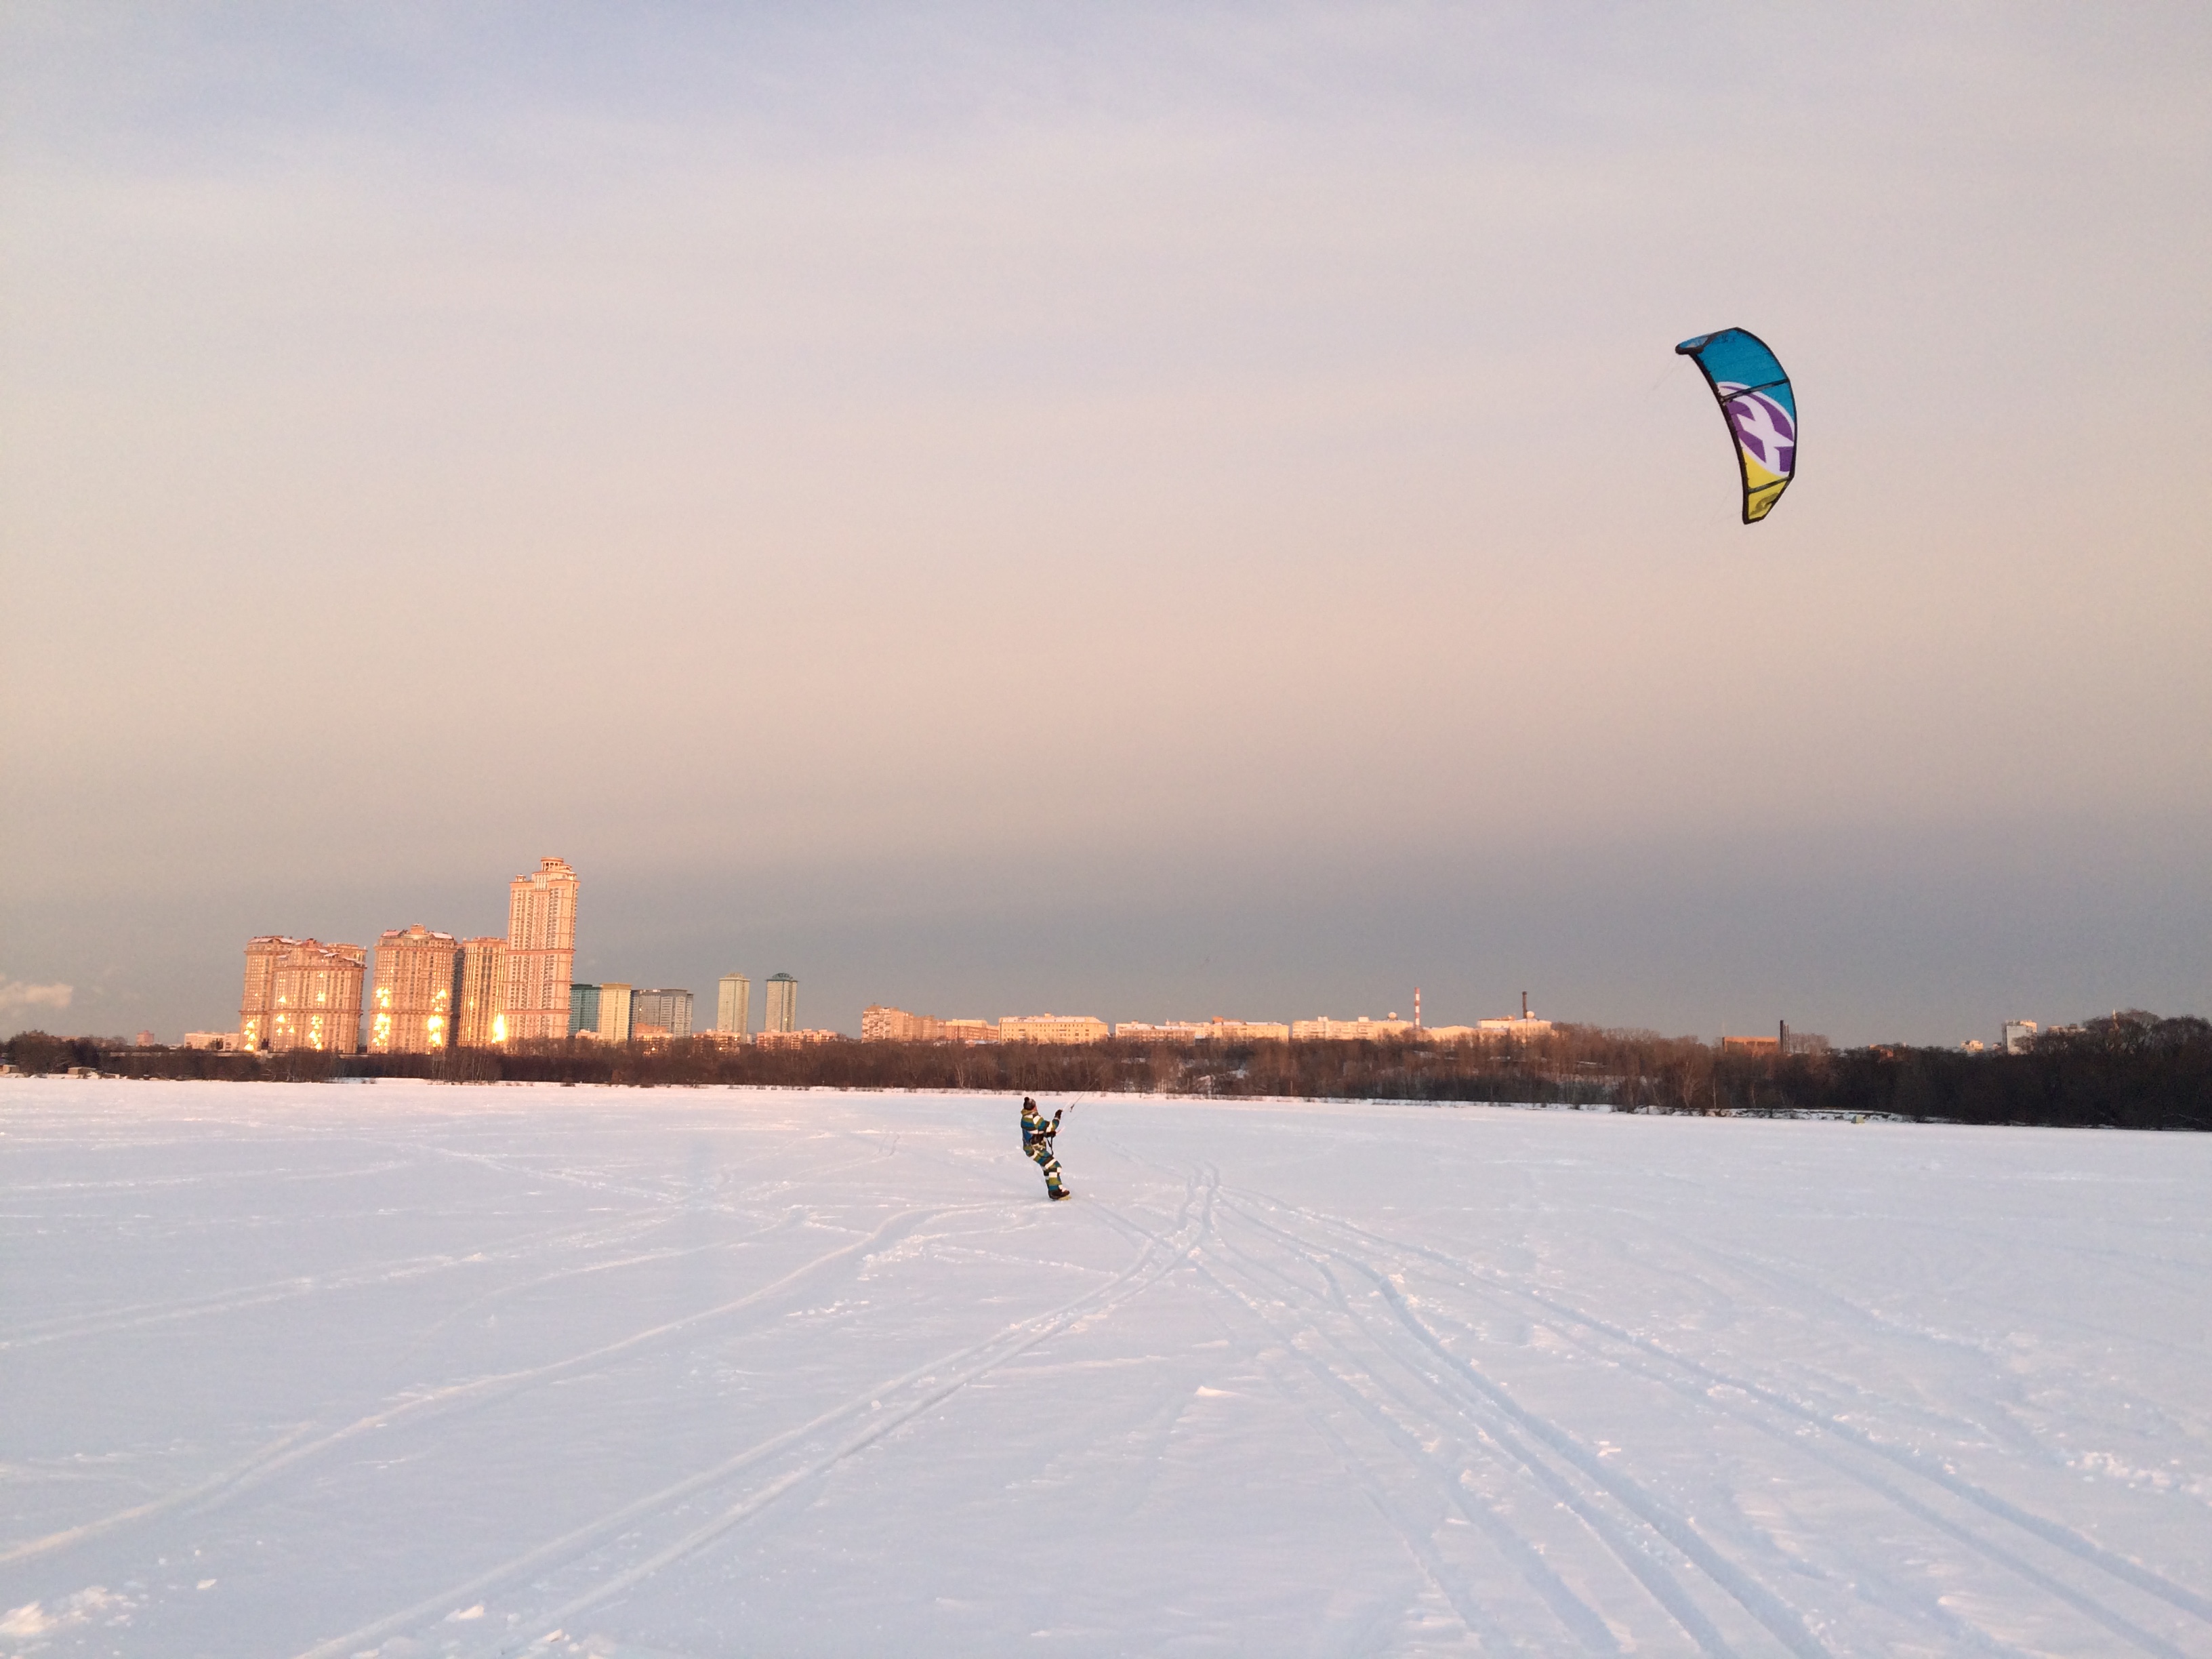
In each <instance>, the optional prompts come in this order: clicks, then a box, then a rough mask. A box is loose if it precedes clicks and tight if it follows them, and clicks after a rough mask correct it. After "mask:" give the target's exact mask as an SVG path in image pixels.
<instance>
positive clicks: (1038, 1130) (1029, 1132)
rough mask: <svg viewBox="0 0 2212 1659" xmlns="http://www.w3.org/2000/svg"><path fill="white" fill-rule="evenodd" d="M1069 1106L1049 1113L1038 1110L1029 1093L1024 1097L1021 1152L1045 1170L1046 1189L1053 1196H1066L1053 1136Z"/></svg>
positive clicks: (1058, 1197)
mask: <svg viewBox="0 0 2212 1659" xmlns="http://www.w3.org/2000/svg"><path fill="white" fill-rule="evenodd" d="M1066 1110H1067V1109H1066V1107H1065V1106H1063V1107H1061V1108H1060V1110H1059V1111H1057V1112H1054V1114H1053V1115H1051V1116H1050V1117H1047V1116H1046V1115H1044V1114H1043V1113H1042V1112H1041V1111H1039V1110H1037V1103H1036V1101H1035V1100H1033V1099H1031V1098H1030V1097H1029V1096H1027V1095H1024V1096H1023V1097H1022V1153H1023V1155H1024V1157H1026V1158H1029V1160H1030V1162H1031V1163H1033V1164H1036V1166H1037V1168H1038V1169H1040V1170H1043V1171H1044V1189H1045V1191H1046V1192H1047V1193H1048V1194H1050V1195H1051V1196H1052V1197H1053V1198H1054V1199H1062V1198H1066V1196H1067V1188H1065V1187H1063V1186H1061V1185H1060V1160H1059V1159H1058V1158H1054V1156H1053V1155H1052V1138H1053V1137H1054V1135H1056V1134H1058V1133H1060V1117H1061V1115H1062V1114H1063V1113H1065V1112H1066Z"/></svg>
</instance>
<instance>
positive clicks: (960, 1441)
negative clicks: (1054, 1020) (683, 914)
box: [0, 1080, 2212, 1659]
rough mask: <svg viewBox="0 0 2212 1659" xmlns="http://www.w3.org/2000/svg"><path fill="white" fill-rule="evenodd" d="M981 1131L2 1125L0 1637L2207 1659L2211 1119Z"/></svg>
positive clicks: (479, 1124)
mask: <svg viewBox="0 0 2212 1659" xmlns="http://www.w3.org/2000/svg"><path fill="white" fill-rule="evenodd" d="M1048 1104H1051V1103H1050V1102H1048ZM1014 1112H1015V1109H1014V1105H1013V1104H1012V1103H1009V1102H1008V1101H1006V1100H1005V1099H1004V1098H992V1099H980V1100H979V1099H963V1098H948V1097H901V1096H882V1095H847V1094H836V1093H829V1092H821V1093H805V1094H766V1093H755V1092H749V1091H714V1090H702V1091H613V1090H590V1089H569V1090H562V1089H557V1088H512V1087H508V1088H477V1089H458V1088H439V1087H433V1086H430V1085H412V1084H392V1083H386V1084H381V1085H373V1086H343V1087H321V1088H314V1087H301V1088H288V1087H279V1086H275V1085H253V1086H229V1085H190V1084H180V1085H163V1084H147V1083H140V1084H132V1083H120V1082H66V1081H61V1080H53V1081H47V1080H30V1081H13V1080H11V1081H7V1082H0V1132H4V1138H0V1654H25V1655H30V1654H37V1655H63V1654H80V1653H83V1654H91V1653H101V1654H105V1653H121V1654H147V1655H171V1654H176V1655H185V1654H206V1655H220V1656H226V1659H228V1656H252V1655H271V1656H284V1655H296V1654H309V1653H311V1654H314V1655H318V1656H331V1659H336V1656H358V1655H367V1654H374V1655H378V1656H396V1655H401V1654H416V1655H428V1654H441V1655H442V1654H447V1653H456V1654H464V1655H492V1654H508V1653H521V1652H530V1653H534V1654H543V1655H547V1656H551V1655H564V1656H568V1655H580V1654H586V1653H596V1654H599V1655H602V1656H606V1659H621V1656H650V1655H684V1656H700V1659H703V1656H708V1655H732V1654H762V1655H781V1654H823V1655H925V1654H945V1655H982V1654H1024V1653H1053V1654H1055V1655H1057V1654H1066V1653H1079V1654H1146V1655H1149V1654H1198V1653H1242V1654H1268V1655H1273V1654H1368V1653H1459V1652H1491V1651H1522V1652H1528V1653H1540V1654H1556V1653H1573V1652H1600V1653H1611V1652H1620V1651H1635V1652H1639V1653H1657V1654H1673V1653H1706V1654H1724V1653H1735V1654H1741V1655H1747V1656H1748V1655H1754V1654H1769V1653H1794V1654H1819V1653H1853V1654H1883V1655H1887V1654H1906V1653H1957V1652H2033V1653H2135V1652H2142V1653H2153V1654H2169V1655H2171V1654H2199V1655H2203V1654H2208V1653H2212V1138H2207V1137H2201V1136H2193V1137H2192V1136H2181V1135H2172V1136H2165V1137H2154V1136H2148V1135H2124V1134H2099V1133H2081V1132H2066V1131H2040V1130H1989V1129H1953V1128H1942V1127H1914V1126H1903V1125H1886V1124H1863V1125H1854V1124H1849V1123H1787V1122H1784V1123H1771V1122H1759V1121H1705V1120H1687V1119H1653V1118H1635V1117H1616V1116H1612V1115H1601V1114H1577V1113H1569V1112H1527V1111H1511V1110H1496V1109H1480V1108H1474V1109H1449V1110H1438V1109H1424V1108H1417V1107H1409V1106H1389V1105H1358V1106H1345V1105H1322V1104H1282V1103H1270V1104H1258V1105H1225V1104H1211V1103H1192V1102H1184V1101H1156V1100H1142V1099H1138V1100H1132V1099H1128V1098H1125V1097H1115V1098H1103V1099H1090V1100H1085V1101H1082V1102H1081V1103H1079V1105H1078V1107H1077V1108H1076V1110H1075V1112H1074V1114H1073V1116H1072V1117H1071V1118H1070V1120H1069V1121H1068V1127H1067V1131H1066V1133H1065V1135H1064V1136H1063V1137H1062V1143H1061V1150H1062V1153H1063V1157H1064V1162H1065V1163H1066V1166H1067V1170H1068V1178H1069V1182H1070V1183H1071V1185H1072V1186H1073V1188H1074V1189H1075V1191H1076V1193H1077V1197H1076V1199H1075V1200H1074V1201H1073V1202H1072V1203H1068V1204H1064V1205H1057V1206H1053V1205H1048V1204H1047V1203H1045V1202H1044V1201H1043V1199H1042V1188H1041V1184H1040V1182H1039V1181H1038V1178H1037V1176H1036V1171H1035V1170H1033V1169H1032V1168H1031V1166H1030V1165H1029V1164H1026V1163H1024V1161H1023V1160H1022V1158H1021V1157H1020V1154H1019V1152H1018V1147H1017V1146H1016V1144H1015V1139H1014V1121H1013V1120H1014Z"/></svg>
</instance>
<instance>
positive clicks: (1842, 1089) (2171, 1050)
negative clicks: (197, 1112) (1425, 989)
mask: <svg viewBox="0 0 2212 1659" xmlns="http://www.w3.org/2000/svg"><path fill="white" fill-rule="evenodd" d="M0 1058H4V1059H5V1060H7V1061H8V1063H9V1064H11V1065H14V1066H16V1067H17V1068H18V1069H19V1070H21V1071H24V1072H27V1073H52V1072H60V1071H65V1070H67V1069H68V1068H70V1067H71V1066H84V1067H88V1068H91V1069H95V1070H97V1071H99V1072H100V1073H104V1074H107V1075H112V1076H122V1077H144V1078H178V1079H184V1078H208V1079H230V1080H237V1081H255V1080H265V1081H278V1082H319V1081H328V1080H332V1079H341V1078H356V1077H409V1078H428V1079H436V1080H441V1081H445V1082H451V1083H477V1082H485V1083H489V1082H501V1081H506V1082H531V1083H566V1084H608V1085H631V1086H638V1087H647V1088H653V1087H685V1086H696V1085H708V1084H736V1085H755V1086H760V1087H770V1088H787V1089H799V1088H837V1089H945V1090H956V1091H963V1092H973V1093H1008V1094H1014V1093H1019V1094H1034V1095H1057V1096H1063V1097H1064V1096H1068V1095H1082V1094H1109V1093H1140V1094H1178V1095H1199V1096H1212V1097H1219V1098H1227V1099H1234V1098H1252V1097H1264V1096H1289V1097H1298V1098H1307V1099H1333V1100H1413V1101H1431V1102H1436V1103H1453V1102H1468V1103H1474V1102H1498V1103H1528V1104H1538V1105H1561V1106H1585V1107H1607V1108H1610V1109H1613V1110H1616V1111H1642V1112H1692V1113H1706V1114H1725V1115H1746V1114H1749V1115H1797V1114H1802V1113H1808V1112H1822V1113H1838V1114H1846V1115H1854V1116H1857V1115H1866V1116H1877V1115H1879V1116H1892V1117H1899V1118H1909V1119H1916V1120H1922V1121H1946V1122H1962V1123H2019V1124H2031V1123H2032V1124H2053V1125H2067V1126H2081V1127H2100V1126H2101V1127H2115V1128H2136V1129H2212V1022H2208V1021H2205V1020H2203V1019H2198V1018H2162V1017H2160V1016H2159V1015H2156V1014H2150V1013H2145V1012H2142V1011H2140V1010H2130V1011H2129V1012H2121V1013H2115V1014H2112V1015H2111V1016H2109V1017H2100V1018H2097V1019H2093V1020H2087V1021H2084V1022H2083V1023H2082V1024H2081V1025H2079V1026H2076V1027H2070V1028H2066V1029H2062V1030H2051V1031H2046V1032H2044V1033H2042V1034H2041V1035H2040V1036H2037V1037H2036V1038H2034V1039H2033V1041H2032V1042H2030V1043H2029V1044H2028V1045H2027V1048H2026V1050H2025V1051H2024V1052H2022V1053H2019V1054H2006V1053H2002V1052H1998V1051H1991V1052H1984V1053H1970V1052H1967V1051H1965V1050H1961V1049H1957V1048H1911V1047H1908V1046H1905V1045H1902V1044H1893V1043H1883V1044H1877V1045H1875V1046H1872V1047H1869V1048H1849V1049H1840V1050H1833V1051H1826V1052H1821V1053H1815V1054H1786V1055H1778V1054H1772V1053H1755V1052H1745V1051H1741V1050H1738V1049H1724V1048H1717V1047H1716V1046H1715V1045H1713V1044H1711V1043H1708V1042H1703V1041H1701V1040H1699V1038H1696V1037H1668V1036H1661V1035H1660V1034H1659V1033H1657V1032H1656V1031H1643V1030H1614V1029H1608V1028H1601V1027H1598V1026H1589V1025H1571V1024H1558V1025H1554V1026H1553V1029H1552V1030H1551V1032H1550V1033H1549V1034H1548V1035H1546V1036H1539V1037H1534V1038H1531V1039H1528V1040H1525V1041H1516V1042H1505V1043H1473V1044H1469V1043H1447V1042H1435V1041H1433V1040H1430V1039H1425V1038H1423V1037H1420V1036H1409V1037H1407V1038H1402V1039H1401V1038H1392V1039H1388V1040H1383V1041H1376V1042H1197V1043H1194V1044H1186V1045H1170V1044H1165V1043H1139V1042H1118V1041H1115V1042H1100V1043H1092V1044H1085V1045H1082V1046H1079V1047H1078V1046H1071V1047H1066V1048H1061V1047H1054V1046H1049V1045H1045V1044H1030V1043H984V1044H962V1043H943V1042H930V1043H921V1042H913V1043H908V1042H823V1043H811V1044H808V1045H806V1046H805V1047H799V1048H754V1047H750V1046H744V1047H727V1046H724V1045H722V1044H719V1043H716V1042H712V1041H710V1040H707V1039H704V1038H685V1037H676V1038H665V1039H647V1040H645V1041H641V1042H629V1043H607V1042H596V1041H592V1040H588V1039H578V1038H570V1039H568V1040H565V1041H558V1042H529V1043H523V1044H519V1045H517V1046H515V1047H513V1048H503V1049H468V1048H464V1049H455V1050H450V1051H448V1052H446V1053H443V1054H346V1055H333V1054H315V1053H311V1052H307V1051H301V1050H295V1051H293V1052H291V1053H289V1054H223V1053H216V1052H212V1051H209V1050H205V1049H191V1048H134V1047H130V1046H127V1045H125V1044H124V1043H123V1042H120V1040H113V1039H101V1038H96V1037H58V1036H50V1035H48V1034H46V1033H45V1032H42V1031H29V1032H25V1033H23V1034H22V1035H21V1036H15V1037H11V1038H9V1039H8V1040H7V1041H6V1042H0Z"/></svg>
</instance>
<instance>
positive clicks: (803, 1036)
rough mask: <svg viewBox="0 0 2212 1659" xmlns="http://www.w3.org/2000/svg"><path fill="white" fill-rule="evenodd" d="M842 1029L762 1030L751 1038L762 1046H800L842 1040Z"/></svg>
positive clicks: (759, 1046) (757, 1044)
mask: <svg viewBox="0 0 2212 1659" xmlns="http://www.w3.org/2000/svg"><path fill="white" fill-rule="evenodd" d="M844 1040H845V1034H844V1033H843V1032H842V1031H818V1030H817V1031H763V1032H761V1033H759V1034H758V1035H757V1036H755V1037H754V1038H753V1042H754V1045H755V1046H756V1047H757V1048H805V1046H806V1045H807V1044H808V1043H810V1042H843V1041H844Z"/></svg>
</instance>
